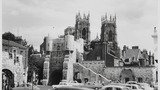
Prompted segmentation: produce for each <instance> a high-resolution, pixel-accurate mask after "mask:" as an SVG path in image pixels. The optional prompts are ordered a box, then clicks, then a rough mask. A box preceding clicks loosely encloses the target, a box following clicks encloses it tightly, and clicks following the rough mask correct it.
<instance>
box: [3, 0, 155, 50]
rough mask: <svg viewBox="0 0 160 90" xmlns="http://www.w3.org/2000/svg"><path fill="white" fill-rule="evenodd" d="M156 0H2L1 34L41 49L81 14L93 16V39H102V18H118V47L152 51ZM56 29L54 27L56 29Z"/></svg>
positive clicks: (61, 33) (91, 28) (91, 21)
mask: <svg viewBox="0 0 160 90" xmlns="http://www.w3.org/2000/svg"><path fill="white" fill-rule="evenodd" d="M157 2H158V1H157V0H2V33H4V32H8V31H10V32H12V33H13V34H15V35H20V36H22V37H23V38H24V39H26V40H27V41H28V43H30V44H33V46H34V47H35V49H38V50H39V46H40V44H41V43H42V42H43V38H44V37H45V36H48V34H49V35H50V36H51V37H52V38H57V37H58V35H63V34H64V29H66V28H67V27H68V26H75V16H76V14H77V13H78V12H80V13H81V15H82V16H83V14H84V13H85V14H88V13H90V31H91V39H92V40H93V39H95V38H96V35H97V33H98V35H99V37H100V31H101V16H104V15H105V13H107V15H108V17H109V16H110V15H112V16H114V15H115V14H116V16H117V40H118V45H119V46H120V47H121V49H122V47H123V45H127V46H129V47H131V46H135V45H138V46H139V47H140V48H141V49H142V50H143V49H147V50H150V51H153V39H152V37H151V35H152V34H153V30H154V27H157V16H158V15H157V7H158V5H157V4H158V3H157ZM53 27H54V28H53Z"/></svg>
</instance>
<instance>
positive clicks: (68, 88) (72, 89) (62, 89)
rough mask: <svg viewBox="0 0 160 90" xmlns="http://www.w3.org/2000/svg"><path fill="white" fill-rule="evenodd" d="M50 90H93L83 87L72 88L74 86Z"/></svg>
mask: <svg viewBox="0 0 160 90" xmlns="http://www.w3.org/2000/svg"><path fill="white" fill-rule="evenodd" d="M50 90H94V89H90V88H84V87H74V86H60V87H56V88H53V89H50Z"/></svg>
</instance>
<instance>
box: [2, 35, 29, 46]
mask: <svg viewBox="0 0 160 90" xmlns="http://www.w3.org/2000/svg"><path fill="white" fill-rule="evenodd" d="M2 39H5V40H10V41H14V42H16V43H18V44H21V45H23V46H28V42H27V41H26V39H22V36H20V37H16V36H15V35H14V34H13V33H11V32H5V33H4V34H3V35H2Z"/></svg>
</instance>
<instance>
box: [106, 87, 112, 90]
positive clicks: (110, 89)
mask: <svg viewBox="0 0 160 90" xmlns="http://www.w3.org/2000/svg"><path fill="white" fill-rule="evenodd" d="M105 90H113V89H112V87H107V88H106V89H105Z"/></svg>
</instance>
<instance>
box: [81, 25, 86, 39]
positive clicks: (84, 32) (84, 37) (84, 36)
mask: <svg viewBox="0 0 160 90" xmlns="http://www.w3.org/2000/svg"><path fill="white" fill-rule="evenodd" d="M86 34H87V31H86V29H85V28H84V29H83V30H82V38H83V39H86Z"/></svg>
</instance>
